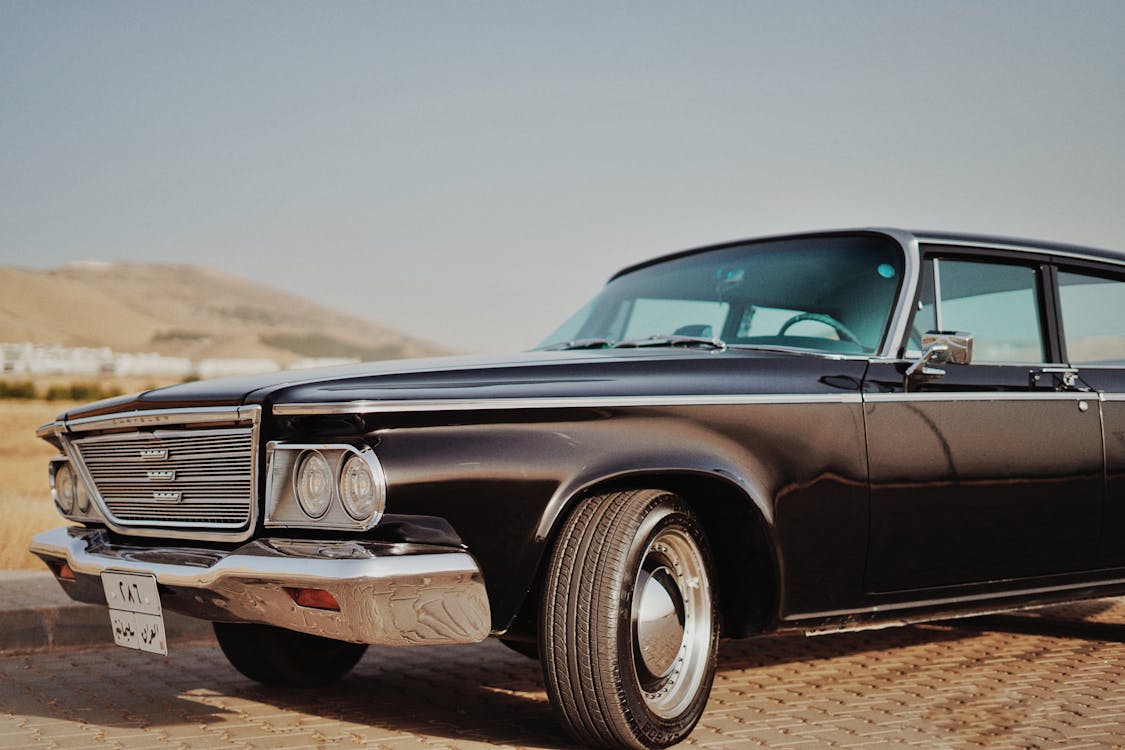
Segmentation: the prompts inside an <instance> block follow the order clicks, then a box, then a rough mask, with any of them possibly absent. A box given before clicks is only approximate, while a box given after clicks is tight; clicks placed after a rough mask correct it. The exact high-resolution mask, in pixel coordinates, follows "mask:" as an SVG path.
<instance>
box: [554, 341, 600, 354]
mask: <svg viewBox="0 0 1125 750" xmlns="http://www.w3.org/2000/svg"><path fill="white" fill-rule="evenodd" d="M611 346H613V342H612V341H610V340H609V339H574V340H573V341H563V342H560V343H558V344H551V345H550V346H545V347H543V351H545V352H560V351H570V350H571V349H608V348H610V347H611Z"/></svg>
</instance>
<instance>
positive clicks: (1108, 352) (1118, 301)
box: [1059, 271, 1125, 367]
mask: <svg viewBox="0 0 1125 750" xmlns="http://www.w3.org/2000/svg"><path fill="white" fill-rule="evenodd" d="M1059 303H1060V305H1061V307H1062V318H1063V336H1064V337H1065V339H1066V351H1067V358H1068V360H1069V362H1070V363H1071V364H1074V365H1116V366H1118V367H1121V366H1125V331H1123V330H1122V329H1123V327H1125V281H1116V280H1113V279H1108V278H1102V277H1099V276H1087V275H1085V274H1079V273H1070V272H1068V271H1062V272H1060V273H1059Z"/></svg>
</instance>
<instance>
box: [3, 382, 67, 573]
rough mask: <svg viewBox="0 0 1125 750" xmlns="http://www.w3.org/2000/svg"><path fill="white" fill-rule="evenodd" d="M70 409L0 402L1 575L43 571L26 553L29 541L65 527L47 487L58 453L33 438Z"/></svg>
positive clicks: (64, 405)
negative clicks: (38, 429)
mask: <svg viewBox="0 0 1125 750" xmlns="http://www.w3.org/2000/svg"><path fill="white" fill-rule="evenodd" d="M70 406H71V404H68V403H66V402H62V401H15V400H0V518H3V519H4V521H3V525H0V569H5V570H7V569H12V568H42V567H43V564H42V563H41V562H39V560H38V558H35V557H33V556H32V555H30V554H28V553H27V543H28V540H29V539H30V538H31V536H32V535H33V534H36V533H38V532H40V531H45V530H46V529H51V528H54V527H56V526H62V525H63V524H64V523H65V521H64V520H63V519H62V517H61V516H59V514H58V512H57V511H56V510H55V506H54V505H53V504H52V503H51V491H50V489H49V488H48V485H47V462H48V461H49V460H50V458H51V456H53V455H55V453H57V451H56V450H55V449H54V448H52V447H51V446H50V445H48V444H47V443H45V442H43V441H42V440H39V439H38V438H36V437H35V428H36V427H38V426H39V425H41V424H43V423H45V422H50V421H51V420H52V419H54V418H55V415H56V414H58V413H59V412H62V411H65V410H66V409H67V408H69V407H70ZM44 570H45V568H44Z"/></svg>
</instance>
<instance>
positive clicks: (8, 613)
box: [0, 570, 214, 652]
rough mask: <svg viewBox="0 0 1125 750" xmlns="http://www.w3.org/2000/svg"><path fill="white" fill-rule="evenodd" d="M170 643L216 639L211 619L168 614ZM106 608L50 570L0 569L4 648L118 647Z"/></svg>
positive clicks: (0, 634)
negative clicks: (80, 597) (70, 591)
mask: <svg viewBox="0 0 1125 750" xmlns="http://www.w3.org/2000/svg"><path fill="white" fill-rule="evenodd" d="M164 627H165V633H166V635H167V638H168V643H169V645H173V644H174V643H176V642H179V641H198V640H202V639H211V638H213V637H214V636H213V634H212V631H211V623H209V622H207V621H206V620H197V619H195V618H194V617H186V616H184V615H181V614H178V613H175V612H165V613H164ZM113 645H114V643H113V635H112V634H111V633H110V630H109V615H108V614H107V612H106V608H105V607H100V606H98V605H95V604H81V603H79V602H76V601H73V600H72V599H71V598H70V597H68V596H67V595H66V593H65V592H64V591H63V590H62V587H61V586H59V584H58V582H56V581H55V577H54V576H53V575H51V574H50V573H48V572H45V571H44V572H42V573H41V572H38V571H30V570H9V571H0V652H3V651H50V650H54V649H62V648H79V647H86V648H92V647H101V646H113Z"/></svg>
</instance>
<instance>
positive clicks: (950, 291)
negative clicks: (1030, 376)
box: [911, 258, 1047, 363]
mask: <svg viewBox="0 0 1125 750" xmlns="http://www.w3.org/2000/svg"><path fill="white" fill-rule="evenodd" d="M1038 280H1039V273H1038V271H1037V270H1036V269H1035V268H1033V267H1031V266H1021V265H1009V264H1003V263H981V262H977V261H967V260H951V259H945V258H933V259H930V260H928V261H927V262H926V264H925V267H924V268H923V276H922V296H921V299H920V301H919V309H918V312H917V314H916V315H915V319H914V328H915V331H914V332H913V333H912V342H911V347H912V348H913V347H915V346H918V342H916V341H913V337H916V336H917V335H918V334H920V333H924V332H925V331H927V330H943V331H966V332H968V333H971V334H973V361H974V362H994V363H998V362H1026V363H1038V362H1045V361H1047V346H1046V336H1045V335H1044V332H1043V326H1042V323H1041V321H1040V317H1039V310H1040V304H1039V291H1038V290H1039V283H1038Z"/></svg>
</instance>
